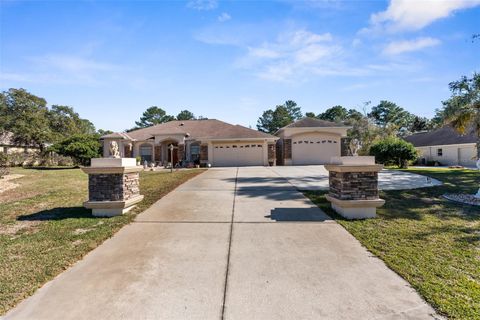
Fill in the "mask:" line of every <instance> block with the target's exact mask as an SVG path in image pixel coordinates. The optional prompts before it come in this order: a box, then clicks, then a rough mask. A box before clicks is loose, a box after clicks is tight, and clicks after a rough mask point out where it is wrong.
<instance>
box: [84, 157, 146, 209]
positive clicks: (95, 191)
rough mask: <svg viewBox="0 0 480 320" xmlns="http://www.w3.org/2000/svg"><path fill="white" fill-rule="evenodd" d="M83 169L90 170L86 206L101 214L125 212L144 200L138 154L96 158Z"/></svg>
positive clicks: (86, 171) (87, 171) (88, 171)
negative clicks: (141, 193) (135, 157)
mask: <svg viewBox="0 0 480 320" xmlns="http://www.w3.org/2000/svg"><path fill="white" fill-rule="evenodd" d="M82 170H83V171H84V172H85V173H87V174H88V201H86V202H84V203H83V205H84V207H85V208H88V209H92V214H93V215H94V216H98V217H111V216H117V215H121V214H123V213H125V212H127V211H129V210H130V209H132V208H133V207H134V205H135V204H137V203H138V202H140V201H142V199H143V196H142V195H140V189H139V187H140V183H139V178H140V177H139V172H140V171H142V170H143V169H142V167H141V166H136V160H135V159H134V158H96V159H92V165H91V166H90V167H87V168H82Z"/></svg>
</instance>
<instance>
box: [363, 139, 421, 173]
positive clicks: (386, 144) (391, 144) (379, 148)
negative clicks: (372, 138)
mask: <svg viewBox="0 0 480 320" xmlns="http://www.w3.org/2000/svg"><path fill="white" fill-rule="evenodd" d="M370 155H371V156H375V159H376V161H377V162H378V163H382V164H384V165H397V166H399V167H400V168H406V167H408V161H415V160H416V159H417V150H416V149H415V147H414V146H413V144H411V143H410V142H407V141H405V140H402V139H398V138H387V139H384V140H380V141H378V142H376V143H374V144H373V145H372V146H371V147H370Z"/></svg>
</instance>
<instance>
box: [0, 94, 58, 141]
mask: <svg viewBox="0 0 480 320" xmlns="http://www.w3.org/2000/svg"><path fill="white" fill-rule="evenodd" d="M1 96H2V97H1V98H0V103H1V107H0V112H1V113H2V118H4V119H3V120H2V122H3V123H2V126H3V128H4V130H5V131H10V132H12V133H13V134H14V142H15V143H16V144H19V145H34V146H37V147H39V148H40V150H43V148H44V145H45V143H47V142H50V141H51V140H52V130H51V128H50V123H49V121H48V108H47V106H46V105H47V102H46V101H45V99H43V98H40V97H37V96H35V95H33V94H31V93H29V92H27V91H26V90H25V89H13V88H12V89H9V90H8V91H4V92H2V93H1Z"/></svg>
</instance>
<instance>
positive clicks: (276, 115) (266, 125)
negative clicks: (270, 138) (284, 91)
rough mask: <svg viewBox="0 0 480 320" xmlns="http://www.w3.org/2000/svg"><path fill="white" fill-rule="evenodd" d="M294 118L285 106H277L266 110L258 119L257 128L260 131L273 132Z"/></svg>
mask: <svg viewBox="0 0 480 320" xmlns="http://www.w3.org/2000/svg"><path fill="white" fill-rule="evenodd" d="M293 121H294V120H293V118H292V116H291V115H290V113H289V112H288V110H287V108H286V107H285V106H277V107H276V108H275V110H267V111H264V112H263V114H262V116H261V117H260V118H259V119H258V122H257V129H258V130H259V131H263V132H267V133H270V134H273V133H275V132H277V131H278V129H280V128H283V127H285V126H286V125H289V124H290V123H292V122H293Z"/></svg>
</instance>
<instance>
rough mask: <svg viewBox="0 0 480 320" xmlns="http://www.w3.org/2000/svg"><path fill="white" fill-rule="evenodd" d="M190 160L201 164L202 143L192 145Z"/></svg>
mask: <svg viewBox="0 0 480 320" xmlns="http://www.w3.org/2000/svg"><path fill="white" fill-rule="evenodd" d="M215 148H218V147H215ZM190 160H191V161H193V162H194V163H195V164H200V145H198V144H193V145H191V146H190Z"/></svg>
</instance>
